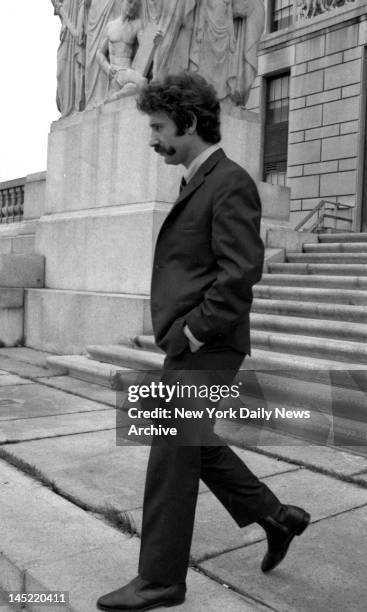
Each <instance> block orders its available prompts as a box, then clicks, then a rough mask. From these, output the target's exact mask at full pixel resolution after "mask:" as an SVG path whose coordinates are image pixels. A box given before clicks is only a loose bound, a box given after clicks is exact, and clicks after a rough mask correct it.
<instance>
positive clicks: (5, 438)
mask: <svg viewBox="0 0 367 612" xmlns="http://www.w3.org/2000/svg"><path fill="white" fill-rule="evenodd" d="M44 360H45V354H43V353H40V352H37V351H31V350H30V349H23V348H19V349H1V350H0V432H1V433H0V591H1V589H2V590H3V591H10V590H11V591H18V590H21V589H23V590H24V589H27V590H28V591H36V590H37V591H39V590H42V591H44V590H48V591H68V593H69V596H70V601H69V604H68V606H66V607H63V606H59V607H60V609H69V610H74V611H78V612H79V611H80V612H82V611H83V612H92V611H93V610H95V609H96V608H95V600H96V599H97V598H98V596H99V595H101V594H103V593H105V592H108V591H109V590H112V589H115V588H118V587H119V586H121V585H122V584H124V583H125V582H126V581H128V580H130V579H131V578H133V577H134V576H135V574H136V570H137V562H138V554H139V539H138V534H139V532H140V525H141V505H142V495H143V487H144V477H145V468H146V462H147V457H148V451H149V449H148V448H147V447H144V446H133V445H132V444H129V443H127V444H126V445H125V446H116V435H115V409H114V405H115V394H114V392H113V391H111V390H109V389H103V388H101V387H99V386H97V385H93V384H87V383H84V382H80V381H77V380H74V379H71V378H69V377H67V376H63V375H62V373H61V372H60V371H59V372H58V371H57V370H55V371H50V370H47V369H45V367H44V363H45V361H44ZM219 429H220V430H221V433H225V434H226V436H227V437H228V438H229V439H230V440H233V441H234V442H237V443H240V444H241V443H243V442H246V443H247V444H249V443H251V440H252V439H253V435H254V434H253V430H251V431H249V436H248V439H247V440H238V439H236V430H235V429H233V428H231V424H230V423H219ZM242 435H243V434H242ZM262 442H263V443H264V442H266V444H263V445H262V446H261V447H257V448H254V449H253V450H244V449H239V448H236V449H235V450H236V452H237V453H238V454H239V455H240V456H241V457H242V458H243V460H244V461H245V462H246V463H247V465H248V466H249V467H250V469H252V470H253V471H254V472H255V473H256V474H257V475H258V476H259V477H260V478H262V479H264V480H265V481H266V482H267V484H268V485H269V486H270V487H271V488H272V489H273V490H274V491H275V493H276V494H277V495H278V496H279V497H280V498H281V500H282V501H284V502H285V503H294V504H297V505H300V506H303V507H305V508H306V509H307V510H308V511H309V512H310V513H311V515H312V523H311V525H310V527H309V529H307V531H306V532H305V534H304V535H303V536H302V537H301V538H296V540H295V541H294V543H293V544H292V548H291V550H290V552H289V554H288V555H287V558H286V560H285V561H284V562H283V563H282V564H281V566H279V568H277V569H276V570H274V572H272V573H271V574H269V575H264V574H263V573H262V572H261V571H260V563H261V559H262V556H263V554H264V552H265V549H266V541H265V538H264V532H263V530H262V529H261V528H260V527H259V526H258V525H250V526H248V527H247V528H245V529H242V530H240V529H238V528H237V527H236V525H235V524H234V523H233V521H232V520H231V518H230V517H229V515H228V514H227V513H226V512H225V510H224V508H223V507H222V506H221V505H220V504H219V502H218V501H217V500H216V498H215V497H214V496H213V495H212V494H211V493H210V492H209V491H208V490H207V489H206V488H205V487H204V486H201V488H200V495H199V500H198V506H197V513H196V523H195V531H194V538H193V544H192V569H190V570H189V576H188V595H187V600H186V602H185V604H183V605H182V606H179V607H178V608H177V609H178V610H182V611H183V612H186V611H187V612H189V611H190V612H197V611H199V610H200V611H201V610H202V611H204V610H205V611H208V612H217V611H218V612H222V611H226V610H229V611H231V612H232V611H233V612H237V610H238V611H240V610H241V611H243V612H247V611H249V612H251V611H253V612H257V611H265V610H276V611H278V612H288V611H296V612H303V611H311V610H312V611H313V612H319V611H320V612H321V611H322V612H324V610H328V611H330V612H331V611H338V612H339V611H340V612H344V611H345V610H348V612H353V611H361V612H362V611H365V610H366V599H367V586H366V575H367V529H366V528H367V458H366V457H363V456H359V455H358V454H356V453H346V452H342V451H340V450H337V449H332V448H327V447H321V446H310V445H305V444H303V443H301V442H300V441H297V440H290V439H289V438H285V437H282V436H279V435H277V436H275V435H274V436H272V437H269V439H268V440H266V439H265V437H264V436H263V437H262ZM255 451H256V452H255ZM118 525H120V526H123V527H124V529H125V530H126V529H127V528H129V529H130V530H131V531H132V532H133V533H134V534H135V535H132V536H129V535H127V534H126V533H122V532H121V529H120V530H119V529H118ZM38 608H39V609H40V610H42V611H43V612H44V611H45V610H46V609H48V608H49V609H50V610H54V609H57V607H50V606H47V605H39V606H35V605H32V607H29V609H30V610H33V611H35V610H38ZM3 609H4V610H5V609H7V608H6V605H5V604H2V600H1V598H0V610H3ZM10 609H13V610H14V609H16V608H15V606H11V607H10Z"/></svg>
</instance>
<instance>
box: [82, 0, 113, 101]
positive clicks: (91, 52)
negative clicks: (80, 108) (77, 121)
mask: <svg viewBox="0 0 367 612" xmlns="http://www.w3.org/2000/svg"><path fill="white" fill-rule="evenodd" d="M120 14H121V0H91V4H90V8H89V11H88V19H87V26H86V34H87V43H86V67H85V105H86V108H87V109H88V108H94V107H95V106H98V105H99V104H102V103H103V102H104V100H105V99H106V96H107V93H108V86H109V79H108V75H107V74H106V73H105V72H104V70H102V68H101V65H100V64H99V62H98V61H97V52H98V49H99V47H100V45H101V40H102V37H103V34H104V31H105V29H106V26H107V24H108V22H109V21H111V20H112V19H116V18H117V17H118V16H119V15H120Z"/></svg>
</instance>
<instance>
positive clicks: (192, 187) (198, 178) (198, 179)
mask: <svg viewBox="0 0 367 612" xmlns="http://www.w3.org/2000/svg"><path fill="white" fill-rule="evenodd" d="M223 157H225V153H224V151H223V149H218V151H215V152H214V153H213V154H212V155H211V156H210V157H209V158H208V159H207V160H206V162H204V163H203V165H202V166H200V168H199V170H198V171H197V172H196V174H195V175H194V176H193V178H192V179H191V181H189V182H188V183H187V185H186V187H184V188H183V190H182V191H181V193H180V195H179V196H178V198H177V200H176V202H175V204H174V207H173V209H172V210H174V209H175V208H176V206H178V205H179V204H181V202H184V201H185V200H186V199H187V198H188V197H190V196H191V194H192V193H193V192H194V191H196V189H197V188H198V187H200V185H201V184H202V183H203V182H204V180H205V176H206V175H207V174H209V172H211V170H212V169H213V168H214V166H216V165H217V163H218V162H219V160H220V159H222V158H223Z"/></svg>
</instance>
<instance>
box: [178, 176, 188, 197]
mask: <svg viewBox="0 0 367 612" xmlns="http://www.w3.org/2000/svg"><path fill="white" fill-rule="evenodd" d="M186 185H187V181H186V179H185V177H184V176H183V177H182V179H181V183H180V193H181V191H182V190H183V189H184V188H185V187H186Z"/></svg>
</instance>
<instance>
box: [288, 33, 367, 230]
mask: <svg viewBox="0 0 367 612" xmlns="http://www.w3.org/2000/svg"><path fill="white" fill-rule="evenodd" d="M360 25H361V24H358V23H356V24H353V25H350V26H348V27H345V28H344V27H341V28H338V29H337V30H334V31H331V32H326V33H322V34H321V35H320V36H317V37H313V38H311V39H310V40H306V41H304V42H301V43H298V44H297V45H296V49H295V65H294V66H293V67H292V70H291V90H290V113H289V146H288V177H289V186H290V188H291V194H292V204H291V210H292V212H298V211H304V210H310V209H312V208H313V207H314V206H315V204H317V203H318V202H319V201H320V199H327V200H331V201H334V202H341V203H346V204H349V205H355V203H356V179H357V177H356V172H357V165H358V164H357V162H358V145H359V128H360V94H361V59H362V50H363V47H362V46H361V45H359V30H360ZM301 216H303V215H302V214H301V215H300V217H301ZM294 217H295V216H294V215H293V220H295V218H294Z"/></svg>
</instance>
